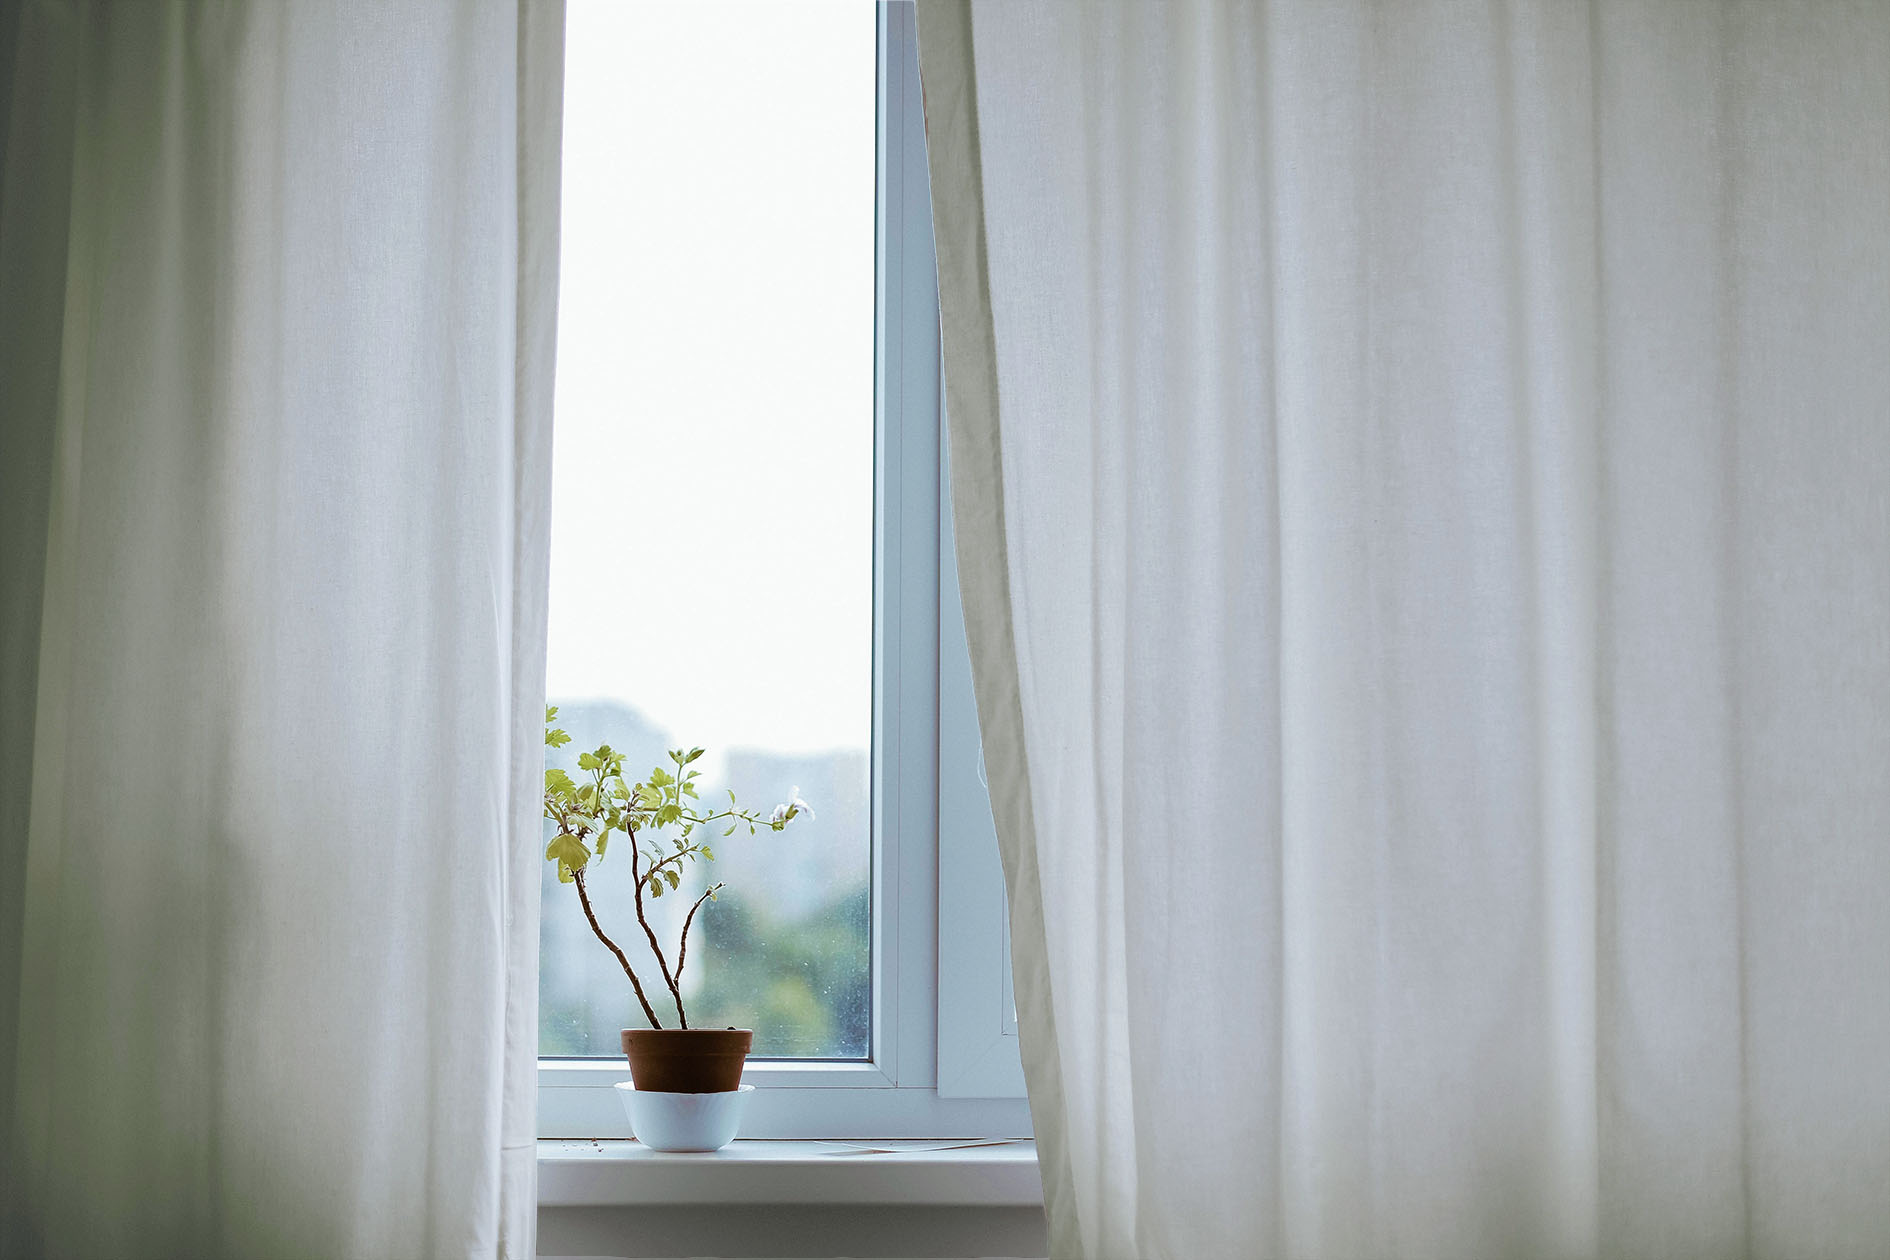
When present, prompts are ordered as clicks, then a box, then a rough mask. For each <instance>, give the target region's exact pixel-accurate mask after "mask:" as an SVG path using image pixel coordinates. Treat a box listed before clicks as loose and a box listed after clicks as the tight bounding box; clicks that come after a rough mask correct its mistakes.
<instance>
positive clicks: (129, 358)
mask: <svg viewBox="0 0 1890 1260" xmlns="http://www.w3.org/2000/svg"><path fill="white" fill-rule="evenodd" d="M5 16H6V17H7V18H8V19H9V25H10V27H11V30H10V31H9V38H10V39H11V40H12V41H13V42H12V43H11V44H9V45H7V47H8V48H9V50H10V51H13V52H14V54H15V55H14V60H13V63H12V66H11V75H10V87H11V91H10V96H9V98H8V100H7V101H6V102H5V108H6V114H5V119H4V122H5V128H6V148H5V150H4V153H5V168H4V171H5V175H4V178H5V184H4V189H3V190H0V214H3V215H4V217H3V218H0V286H4V292H3V293H0V312H4V314H3V315H0V320H4V332H5V334H6V338H5V343H4V349H0V355H4V358H3V359H0V363H4V367H5V370H6V389H5V397H4V399H0V407H3V408H4V424H3V425H0V442H3V443H4V454H5V458H4V460H0V462H3V463H4V464H5V466H6V472H5V476H6V479H7V481H6V490H7V492H8V500H7V504H6V508H5V511H6V513H7V525H8V533H7V536H6V538H5V540H4V545H3V546H0V552H4V568H0V579H3V580H4V583H5V595H6V598H7V605H8V607H7V620H6V623H5V626H4V633H5V637H4V647H5V649H6V660H5V662H4V670H5V672H4V674H3V675H0V685H3V686H4V696H5V700H6V706H7V711H6V714H5V722H4V726H3V727H0V747H4V749H5V750H6V753H7V756H6V757H5V766H4V768H3V769H0V775H3V776H4V781H3V782H0V824H4V827H5V831H4V845H5V848H4V851H3V852H0V863H4V865H3V866H0V871H4V875H5V879H6V882H7V886H8V893H7V895H6V897H4V898H0V911H3V912H5V914H6V916H7V917H6V919H5V921H4V922H0V933H3V934H4V938H5V944H4V946H0V962H4V963H5V964H6V966H5V969H4V972H5V974H4V975H0V999H4V1003H3V1004H0V1021H4V1022H3V1023H0V1039H3V1040H4V1042H5V1050H4V1052H0V1067H4V1068H5V1069H7V1070H6V1073H5V1076H4V1078H0V1095H3V1096H4V1102H0V1106H4V1107H5V1109H6V1110H5V1112H4V1113H3V1114H0V1119H4V1120H5V1122H6V1147H5V1152H4V1159H5V1164H4V1167H3V1171H4V1176H3V1177H0V1183H3V1184H4V1188H3V1189H0V1203H4V1207H5V1211H6V1216H5V1220H4V1231H5V1232H4V1234H3V1235H0V1250H4V1252H5V1254H7V1255H9V1256H11V1255H21V1256H101V1255H111V1256H122V1257H135V1256H147V1255H148V1256H176V1255H204V1256H209V1255H269V1256H343V1255H354V1256H395V1255H399V1256H474V1255H483V1256H499V1255H503V1256H529V1255H530V1254H532V1251H533V1238H534V1232H535V1220H536V1194H535V1180H536V1177H535V1159H534V1152H533V1139H534V1137H535V1125H534V1105H535V1104H534V1098H535V1095H534V1080H533V1071H534V1068H535V1062H536V945H537V896H536V893H537V887H538V883H537V867H538V855H537V853H536V848H537V836H538V825H537V817H536V815H537V809H536V800H537V795H538V788H537V772H538V766H539V761H540V756H541V752H542V746H541V740H540V737H539V734H538V731H539V725H540V718H541V717H542V713H541V706H542V704H543V694H542V693H543V678H544V669H543V650H544V625H543V623H544V603H545V570H546V555H547V549H548V521H547V513H548V497H549V458H548V455H549V428H550V388H551V353H552V344H553V320H554V316H555V285H556V275H557V269H556V242H557V204H558V157H557V154H558V146H559V128H560V95H561V93H560V79H561V64H562V38H563V21H562V6H561V5H560V4H557V3H538V2H537V0H519V2H518V3H509V4H482V5H470V6H469V5H454V4H446V3H437V4H435V3H426V4H413V5H398V6H391V7H387V6H373V5H341V6H328V5H283V6H275V5H254V6H250V5H220V4H192V3H164V4H155V3H154V4H103V3H100V4H90V3H81V2H73V3H50V2H46V0H27V3H24V4H23V5H19V6H13V7H10V8H9V9H8V10H7V12H6V14H5ZM16 383H17V386H18V387H17V388H16ZM16 518H17V519H16ZM16 527H17V532H15V530H16ZM15 890H17V891H15Z"/></svg>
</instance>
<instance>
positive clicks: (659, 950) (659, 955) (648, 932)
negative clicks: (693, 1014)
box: [628, 830, 689, 1028]
mask: <svg viewBox="0 0 1890 1260" xmlns="http://www.w3.org/2000/svg"><path fill="white" fill-rule="evenodd" d="M628 834H629V836H630V875H631V877H632V878H633V879H634V880H635V881H636V890H637V923H638V924H639V925H641V926H642V928H643V935H645V936H647V937H649V938H650V952H651V953H652V954H655V955H656V966H657V969H658V970H660V971H661V972H662V973H663V983H664V984H666V985H668V986H669V996H670V997H671V998H673V999H675V1002H676V1019H677V1020H678V1021H679V1022H680V1023H681V1024H682V1026H683V1027H684V1028H687V1027H689V1016H687V1015H685V1014H684V1013H683V1004H682V990H681V989H680V988H678V987H677V986H676V980H675V977H673V976H671V975H670V974H669V963H668V962H667V961H665V960H664V958H663V947H662V946H661V945H659V944H657V943H656V932H655V931H654V930H653V929H652V928H651V927H650V921H649V920H648V919H646V918H645V917H644V916H643V849H642V846H640V845H639V844H638V843H637V833H636V832H635V830H628ZM652 873H654V872H652Z"/></svg>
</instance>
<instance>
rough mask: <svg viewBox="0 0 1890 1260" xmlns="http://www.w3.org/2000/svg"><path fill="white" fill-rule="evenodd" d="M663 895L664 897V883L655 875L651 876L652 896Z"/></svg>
mask: <svg viewBox="0 0 1890 1260" xmlns="http://www.w3.org/2000/svg"><path fill="white" fill-rule="evenodd" d="M662 895H663V881H662V880H660V879H658V878H657V877H656V876H654V875H652V876H650V896H652V897H660V896H662Z"/></svg>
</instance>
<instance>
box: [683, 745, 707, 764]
mask: <svg viewBox="0 0 1890 1260" xmlns="http://www.w3.org/2000/svg"><path fill="white" fill-rule="evenodd" d="M701 755H702V750H701V749H700V748H691V749H690V750H689V755H688V756H687V757H684V758H683V760H682V763H683V764H684V765H685V766H686V765H688V764H689V763H690V762H692V761H694V760H695V759H696V758H697V757H700V756H701Z"/></svg>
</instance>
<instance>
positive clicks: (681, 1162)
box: [538, 1140, 1043, 1207]
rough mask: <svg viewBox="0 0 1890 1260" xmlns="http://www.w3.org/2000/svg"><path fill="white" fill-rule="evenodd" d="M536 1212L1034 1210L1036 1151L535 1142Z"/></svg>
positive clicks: (1038, 1193)
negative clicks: (667, 1149)
mask: <svg viewBox="0 0 1890 1260" xmlns="http://www.w3.org/2000/svg"><path fill="white" fill-rule="evenodd" d="M538 1203H539V1206H540V1207H605V1206H616V1205H650V1204H663V1205H672V1206H673V1205H677V1204H709V1203H808V1204H841V1205H858V1204H889V1205H891V1204H900V1205H915V1206H927V1207H1039V1206H1041V1205H1042V1203H1043V1186H1042V1182H1041V1181H1040V1180H1039V1177H1038V1174H1037V1145H1036V1143H1034V1142H1031V1141H1000V1142H985V1143H980V1144H976V1145H963V1146H954V1145H949V1144H947V1143H945V1142H904V1141H887V1142H877V1141H874V1142H864V1141H831V1142H792V1141H756V1140H746V1141H738V1142H735V1143H733V1144H732V1145H730V1146H728V1147H725V1148H724V1149H722V1150H719V1151H715V1152H713V1153H709V1154H701V1155H673V1154H666V1153H664V1152H662V1151H653V1150H651V1149H649V1148H648V1147H646V1146H643V1145H641V1144H639V1143H637V1142H633V1141H618V1140H595V1141H579V1140H547V1141H541V1142H540V1143H539V1144H538Z"/></svg>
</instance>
